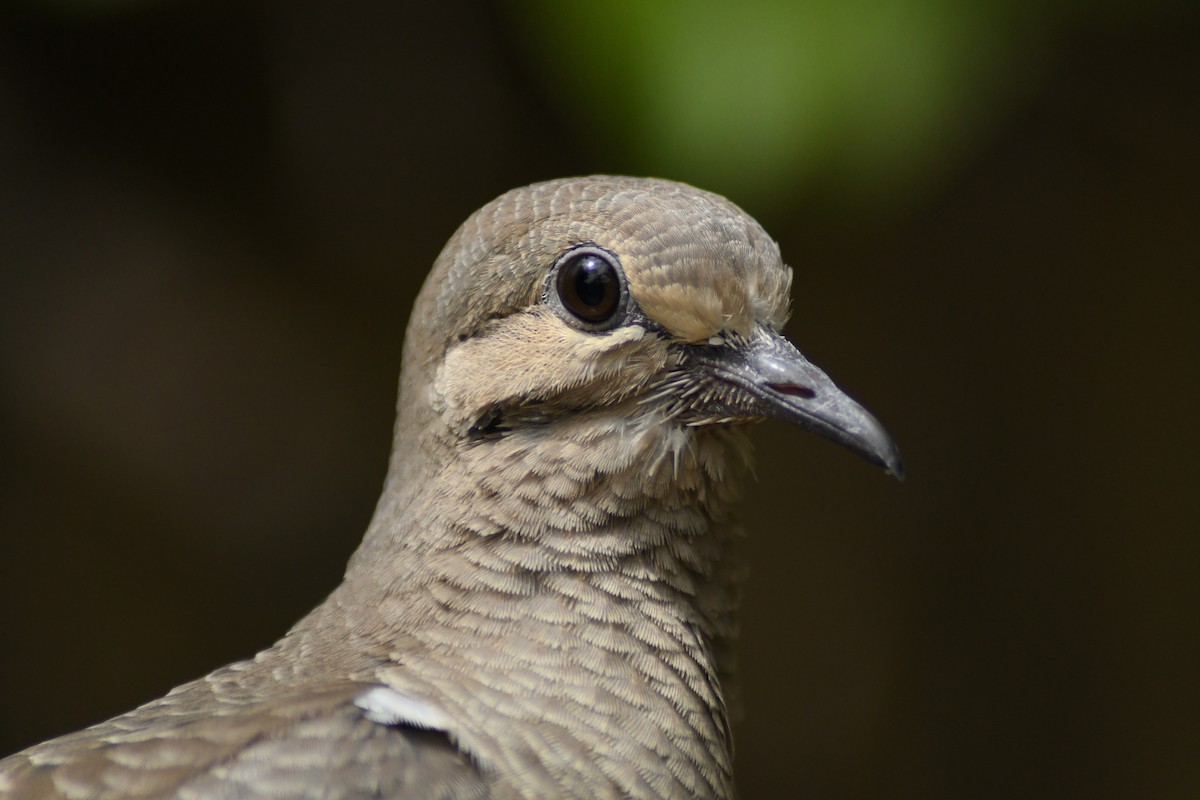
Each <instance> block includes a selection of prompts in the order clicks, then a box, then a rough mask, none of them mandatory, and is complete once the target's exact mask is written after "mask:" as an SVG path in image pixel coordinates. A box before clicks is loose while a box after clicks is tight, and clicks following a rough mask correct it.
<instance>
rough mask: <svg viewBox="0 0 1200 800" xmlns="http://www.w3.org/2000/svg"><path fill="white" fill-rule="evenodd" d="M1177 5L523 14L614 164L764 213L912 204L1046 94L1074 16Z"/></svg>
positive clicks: (830, 2)
mask: <svg viewBox="0 0 1200 800" xmlns="http://www.w3.org/2000/svg"><path fill="white" fill-rule="evenodd" d="M1161 5H1162V3H1155V2H1148V3H1142V4H1139V5H1137V6H1135V5H1133V4H1107V5H1106V4H1104V3H1099V4H1084V3H1073V2H1070V1H1069V0H1043V2H1036V3H1034V2H1023V1H1021V0H1017V1H1015V2H997V1H996V0H979V1H976V2H970V3H964V2H958V1H957V0H805V1H804V2H795V1H794V0H752V1H751V2H743V3H724V2H717V1H716V0H703V1H702V2H690V1H687V0H664V1H663V2H645V1H644V0H604V2H599V1H597V0H586V1H585V2H558V1H557V0H526V2H522V3H520V4H517V5H514V6H511V7H510V8H512V10H513V13H514V14H515V15H516V24H517V26H518V27H519V28H520V29H521V30H523V31H525V32H527V34H528V35H529V37H530V42H529V44H530V46H529V47H528V48H527V50H528V52H529V54H530V57H531V58H533V59H535V70H536V71H537V72H538V73H539V74H540V75H541V76H543V77H544V80H545V81H546V85H547V88H548V90H549V91H550V93H551V94H552V96H553V97H554V98H555V100H556V101H557V102H558V103H559V104H560V105H561V108H562V109H563V111H564V113H567V114H569V115H571V121H572V126H573V128H574V129H576V130H577V131H578V133H579V135H580V136H581V137H582V138H584V139H585V140H586V141H589V142H590V143H591V144H592V145H593V146H596V147H597V148H599V150H600V151H601V152H603V153H605V154H606V155H607V156H608V158H609V159H610V160H611V161H612V162H613V164H614V168H618V169H625V170H627V171H631V172H638V173H648V174H656V175H662V176H669V177H673V178H676V179H680V180H687V181H690V182H693V183H697V184H699V185H702V186H705V187H708V188H712V189H715V190H717V191H721V192H724V193H727V194H730V195H734V196H737V197H741V198H746V199H747V200H754V201H755V202H756V204H757V203H763V204H766V203H768V202H770V201H771V200H776V201H778V200H779V199H781V195H782V196H783V197H787V196H793V195H795V194H797V193H798V192H802V191H803V190H804V189H812V188H814V187H820V188H821V189H823V190H824V192H826V193H829V194H831V195H832V196H834V197H837V198H840V199H841V200H843V201H846V202H850V203H855V204H858V203H865V204H867V205H874V204H876V203H881V202H882V203H887V202H888V201H889V200H892V199H896V200H898V199H900V198H902V197H903V198H907V199H909V200H911V199H912V197H913V196H914V194H915V193H917V192H919V190H920V189H921V188H922V184H926V185H928V184H935V183H936V182H937V178H938V176H939V175H942V174H945V173H946V172H947V171H948V170H950V169H952V168H953V166H954V165H955V164H956V163H959V161H960V159H961V157H962V155H963V154H964V153H965V152H969V150H970V148H971V147H972V146H973V145H974V144H975V143H976V142H979V141H980V139H981V135H983V134H986V133H987V132H988V131H989V130H991V129H993V128H994V126H995V123H996V122H997V120H1000V119H1003V118H1004V115H1005V112H1007V111H1008V110H1009V109H1010V108H1011V107H1012V105H1013V102H1014V101H1016V100H1018V99H1019V98H1020V97H1022V96H1023V95H1024V94H1025V93H1026V92H1028V91H1031V90H1032V89H1033V88H1034V87H1035V86H1036V80H1034V78H1036V75H1037V73H1038V71H1039V70H1038V68H1039V65H1040V64H1041V62H1042V60H1043V59H1044V57H1045V54H1046V53H1047V52H1048V47H1047V45H1048V44H1049V43H1050V41H1049V40H1050V37H1052V36H1053V33H1054V30H1055V29H1056V28H1057V27H1058V26H1060V25H1062V24H1063V23H1064V21H1065V20H1077V19H1080V18H1082V17H1096V16H1103V15H1111V14H1113V13H1117V14H1120V13H1124V12H1125V11H1126V10H1128V11H1129V12H1132V13H1137V12H1145V11H1146V10H1148V9H1150V8H1153V7H1161ZM573 132H574V131H573ZM802 187H803V188H802Z"/></svg>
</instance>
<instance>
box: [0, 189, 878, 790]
mask: <svg viewBox="0 0 1200 800" xmlns="http://www.w3.org/2000/svg"><path fill="white" fill-rule="evenodd" d="M790 283H791V271H790V270H789V269H788V268H787V267H786V266H785V265H784V264H783V262H782V261H781V260H780V256H779V252H778V248H777V247H776V245H775V244H774V243H773V242H772V241H771V239H770V237H768V236H767V234H766V233H765V232H764V231H763V230H762V229H761V228H760V227H759V226H758V224H757V223H755V222H754V221H753V220H752V219H750V218H749V217H748V216H746V215H745V214H744V213H743V212H742V211H740V210H739V209H738V208H736V207H735V206H733V205H732V204H731V203H729V202H728V201H726V200H724V199H723V198H720V197H717V196H715V195H712V194H708V193H706V192H702V191H699V190H696V189H693V188H691V187H688V186H683V185H680V184H676V183H670V182H667V181H658V180H642V179H632V178H611V177H592V178H582V179H573V180H562V181H552V182H549V183H543V184H538V185H534V186H530V187H527V188H523V189H518V190H515V191H512V192H509V193H508V194H505V195H503V196H502V197H500V198H498V199H497V200H495V201H494V202H492V203H490V204H489V205H487V206H485V207H484V208H483V209H481V210H480V211H478V212H477V213H475V214H474V215H473V216H472V217H471V218H470V219H468V220H467V222H466V223H464V224H463V226H462V227H461V228H460V229H459V230H458V231H457V232H456V233H455V234H454V236H453V237H452V238H451V239H450V241H449V243H448V244H447V245H446V248H445V250H443V252H442V254H441V256H440V257H439V258H438V260H437V263H436V264H435V265H434V268H433V272H432V274H431V275H430V276H429V279H428V280H427V281H426V283H425V287H424V289H423V290H422V292H421V294H420V296H419V297H418V299H417V302H416V305H415V307H414V309H413V314H412V320H411V322H410V325H409V329H408V336H407V339H406V341H405V346H404V368H403V375H402V379H401V383H400V398H399V417H398V421H397V423H396V432H395V442H394V451H393V455H392V459H391V465H390V469H389V472H388V475H387V479H386V481H385V484H384V488H383V494H382V497H381V498H380V501H379V505H378V508H377V510H376V513H375V516H374V518H373V520H372V522H371V524H370V527H369V528H368V530H367V533H366V537H365V539H364V541H363V544H362V546H361V547H360V548H359V550H358V552H357V553H355V555H354V557H353V558H352V559H351V561H350V565H349V568H348V569H347V571H346V576H345V581H344V582H343V583H342V585H341V586H340V587H338V589H337V590H335V591H334V592H333V594H332V595H331V596H330V597H329V598H328V599H327V600H326V601H325V602H324V603H323V604H321V605H320V606H319V607H317V608H316V609H315V610H314V611H313V612H312V613H311V614H309V615H308V616H307V617H305V618H304V619H303V620H301V621H300V622H299V623H297V625H296V626H295V627H294V628H293V629H292V630H291V631H290V632H289V633H288V634H287V635H286V636H284V638H282V639H281V640H280V641H279V642H278V643H276V644H275V645H274V646H273V647H270V648H269V649H267V650H264V651H263V652H261V653H259V654H258V655H257V656H256V657H255V658H254V659H253V660H250V661H245V662H241V663H238V664H234V665H232V666H230V667H226V668H224V669H221V670H218V671H216V672H214V673H212V674H211V675H208V676H207V677H204V678H201V679H200V680H197V681H195V682H193V683H189V684H186V685H184V686H181V687H179V688H177V689H175V690H174V691H173V692H171V693H170V694H168V695H167V696H166V697H164V698H162V699H160V700H156V701H153V702H151V703H148V704H147V705H145V706H142V707H141V708H138V709H136V710H135V711H131V712H129V713H128V714H125V715H123V716H120V717H117V718H115V719H112V720H109V721H108V722H105V723H102V724H100V725H96V726H94V727H92V728H89V729H87V730H84V731H81V732H79V733H75V734H72V735H69V736H64V737H62V738H60V739H56V740H53V741H50V742H46V743H44V744H41V745H38V746H36V747H33V748H30V749H29V750H26V751H24V752H22V753H18V754H17V755H15V756H11V757H9V758H8V759H5V760H4V761H0V792H3V793H4V795H5V796H6V797H14V798H26V797H65V798H93V797H139V798H141V797H164V796H178V797H217V796H220V797H246V798H272V797H323V798H342V797H411V798H484V797H488V798H551V797H580V798H584V797H587V798H601V797H605V798H622V797H633V798H641V797H656V798H657V797H688V798H704V797H714V798H721V797H731V796H733V793H734V790H733V772H732V745H731V742H730V730H729V712H728V708H729V698H730V692H731V691H732V682H731V676H730V672H731V668H732V660H731V645H732V641H733V638H734V635H735V633H736V626H735V620H734V611H735V606H736V595H737V578H738V573H739V570H738V568H737V566H736V560H735V559H734V558H733V557H731V555H730V553H729V548H730V545H731V543H732V542H733V540H735V539H736V538H737V537H738V535H739V529H738V526H737V523H736V522H735V520H734V518H733V516H732V506H733V504H734V501H735V500H736V498H737V486H738V479H739V478H740V477H741V475H742V473H743V472H744V471H745V469H746V466H747V461H748V456H749V453H748V449H747V444H746V438H745V437H746V429H747V426H746V425H745V424H742V423H745V422H749V421H754V420H758V419H762V418H764V417H775V418H779V419H783V420H786V421H790V422H794V423H797V424H801V425H804V426H806V427H810V428H812V429H814V430H816V431H817V432H818V433H820V434H821V435H823V436H826V437H828V438H832V439H834V440H836V441H839V442H841V443H842V444H845V445H847V446H849V447H851V448H852V449H855V450H856V451H858V452H859V453H861V454H862V455H864V456H866V457H867V458H869V459H871V460H872V461H874V462H876V463H877V464H880V465H881V466H884V467H885V468H887V469H889V470H891V471H892V472H893V473H896V474H899V471H900V462H899V456H898V454H897V452H896V450H895V447H894V446H893V445H892V444H891V441H890V440H889V439H888V437H887V435H886V434H885V433H884V432H883V430H882V429H881V428H880V427H879V426H878V424H877V423H875V421H874V420H873V419H872V418H871V417H870V415H868V414H867V413H866V412H865V411H863V410H862V409H861V408H860V407H859V406H857V405H856V404H854V403H853V402H852V401H850V400H849V399H848V398H846V397H845V396H844V395H843V394H841V393H840V392H838V390H837V389H836V387H834V386H833V384H832V383H831V382H830V381H829V380H828V378H826V377H825V376H824V375H823V374H822V373H821V372H819V371H818V370H817V369H816V368H814V367H812V366H811V365H810V364H809V363H808V362H807V361H805V360H804V359H803V358H802V357H801V356H800V354H799V353H798V352H797V351H796V350H795V348H793V347H792V346H791V345H790V344H788V343H787V342H786V340H784V339H783V338H782V336H781V335H780V334H779V330H780V329H781V327H782V326H783V323H784V320H785V318H786V316H787V313H788V291H789V286H790Z"/></svg>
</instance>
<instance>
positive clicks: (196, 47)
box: [0, 0, 1200, 800]
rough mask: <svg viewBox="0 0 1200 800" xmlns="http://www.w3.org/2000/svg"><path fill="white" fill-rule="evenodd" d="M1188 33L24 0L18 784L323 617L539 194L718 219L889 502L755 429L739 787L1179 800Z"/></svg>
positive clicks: (0, 49)
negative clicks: (395, 465) (154, 704)
mask: <svg viewBox="0 0 1200 800" xmlns="http://www.w3.org/2000/svg"><path fill="white" fill-rule="evenodd" d="M1198 41H1200V7H1198V6H1196V4H1194V3H1188V2H1177V3H1172V2H1139V3H1134V2H1128V3H1120V2H1107V3H1079V2H1070V1H1068V0H1057V1H1053V0H1052V1H1050V2H1041V3H1032V2H1028V3H1026V2H1009V3H1000V2H979V3H975V4H966V3H962V4H953V3H949V2H945V1H944V0H902V1H901V0H897V1H896V2H884V0H868V1H867V2H862V3H834V2H815V1H814V2H810V3H803V4H797V3H788V2H778V3H763V4H741V5H738V4H730V7H729V8H726V7H725V6H723V5H720V4H706V3H695V4H693V3H683V2H673V3H660V4H651V3H644V4H638V3H635V2H619V3H618V2H610V3H605V4H600V3H572V4H567V3H562V4H559V3H553V2H541V3H539V2H523V3H519V4H511V5H494V4H487V3H439V4H417V5H410V4H399V3H391V2H385V1H384V0H377V1H373V2H359V3H354V4H336V5H335V4H305V3H284V2H244V3H237V4H235V3H218V2H212V3H193V2H170V1H169V0H158V2H152V1H149V0H144V1H143V2H136V1H135V0H126V1H125V2H82V0H79V1H77V2H68V1H67V0H61V1H60V2H43V3H31V2H24V3H22V2H9V3H6V4H5V5H4V6H3V9H2V10H0V453H2V458H0V648H2V656H0V752H4V753H7V752H9V751H12V750H16V749H18V748H20V747H22V746H24V745H27V744H30V743H32V742H34V741H36V740H40V739H42V738H45V737H49V736H52V735H55V734H58V733H62V732H65V731H67V730H69V729H73V728H76V727H79V726H82V725H85V724H87V723H90V722H95V721H98V720H100V719H102V718H105V717H107V716H110V715H112V714H115V713H117V712H120V711H123V710H126V709H128V708H130V707H132V706H133V705H135V704H137V703H139V702H142V701H144V700H147V699H150V698H152V697H154V696H157V695H159V694H161V693H162V692H164V691H165V690H167V689H169V688H170V687H171V686H173V685H175V684H177V683H179V682H182V681H184V680H186V679H189V678H192V677H195V676H198V675H200V674H202V673H204V672H206V671H208V670H209V669H211V668H213V667H216V666H218V665H220V664H223V663H225V662H228V661H231V660H234V659H237V658H241V657H245V656H248V655H250V654H252V653H253V652H254V651H255V650H256V649H258V648H261V647H263V646H266V645H268V644H269V643H270V642H271V641H273V640H274V638H276V637H277V636H278V635H279V634H281V633H282V632H283V631H284V630H285V629H286V628H287V627H288V626H289V625H290V623H291V622H293V621H294V620H295V619H296V618H298V617H299V616H300V615H302V614H303V613H304V612H305V611H307V610H308V609H309V608H310V607H312V606H313V605H314V604H316V603H317V602H318V601H319V600H320V599H321V598H322V597H323V596H324V594H325V593H326V592H328V591H329V590H330V589H331V588H332V587H333V586H334V585H335V584H336V583H337V581H338V579H339V577H340V574H341V571H342V568H343V565H344V563H345V560H346V558H347V556H348V555H349V553H350V552H351V551H352V550H353V548H354V547H355V545H356V544H357V542H358V539H359V536H360V535H361V532H362V530H363V529H364V526H365V524H366V522H367V520H368V519H369V517H370V514H371V511H372V507H373V503H374V500H375V497H376V493H377V491H378V488H379V486H380V483H381V481H382V477H383V473H384V468H385V464H386V457H387V451H388V447H389V443H390V431H391V424H392V416H393V407H394V391H395V383H396V375H397V372H398V369H399V359H400V345H401V340H402V334H403V328H404V324H405V320H406V318H407V316H408V310H409V307H410V303H411V300H412V297H413V295H414V293H415V292H416V290H417V288H418V287H419V285H420V282H421V280H422V278H423V276H424V274H425V272H426V270H427V268H428V266H429V265H430V264H431V262H432V261H433V259H434V257H435V256H436V255H437V253H438V251H439V249H440V247H441V245H442V243H443V242H444V241H445V240H446V238H447V237H448V236H449V235H450V233H451V232H452V231H453V230H454V228H455V227H456V226H457V225H458V223H459V222H461V221H462V220H463V219H464V218H465V217H466V216H467V215H468V214H469V213H470V212H471V211H472V210H474V209H475V208H476V207H478V206H480V205H482V204H483V203H484V202H486V201H488V200H489V199H491V198H492V197H493V196H495V195H496V194H499V193H500V192H502V191H504V190H506V189H509V188H511V187H513V186H517V185H521V184H525V183H529V182H531V181H534V180H540V179H545V178H551V177H558V176H562V175H572V174H582V173H589V172H621V173H634V174H652V175H658V176H662V177H670V178H674V179H678V180H683V181H687V182H690V183H695V184H697V185H699V186H702V187H704V188H707V189H711V190H714V191H717V192H720V193H723V194H726V195H727V196H729V197H730V198H731V199H733V200H734V201H735V202H737V203H739V204H740V205H742V206H743V207H744V208H746V209H747V210H748V211H749V212H751V213H752V214H754V215H755V216H757V217H758V218H759V220H760V221H761V222H762V223H763V224H764V225H765V226H766V227H767V229H768V230H769V231H771V233H772V234H773V235H774V236H776V237H777V238H778V239H779V241H780V244H781V246H782V248H783V252H784V255H785V257H786V258H787V260H788V261H789V262H790V263H791V264H792V265H793V266H794V267H795V268H796V271H797V277H796V285H795V303H794V308H795V313H794V316H793V320H792V323H791V325H790V333H791V334H792V336H793V338H794V339H795V340H796V341H797V342H798V343H799V344H800V346H801V348H802V349H804V350H805V351H806V352H807V354H808V355H809V356H811V357H812V358H813V359H814V360H815V361H816V362H817V363H819V364H821V365H822V366H824V367H825V368H826V369H827V370H828V371H829V372H830V373H831V374H832V375H833V376H834V378H835V379H836V380H838V381H839V382H840V383H841V384H842V385H843V386H844V387H845V388H847V390H848V391H849V392H850V393H851V394H853V395H855V396H856V397H858V398H859V399H860V400H862V401H863V402H864V404H865V405H867V406H868V407H869V408H871V409H872V410H873V411H875V412H876V414H877V415H878V416H879V417H880V418H881V419H882V420H883V421H884V422H885V424H886V425H887V426H888V427H889V429H890V430H891V432H892V434H893V435H894V436H895V437H896V439H897V440H898V441H899V442H900V444H901V447H902V448H903V450H904V454H905V457H906V461H907V465H908V469H909V478H908V481H907V482H906V483H905V484H903V485H899V484H896V483H894V482H892V481H890V480H887V479H886V478H884V477H883V476H882V475H880V474H878V472H877V471H875V470H873V469H871V468H869V467H868V466H867V465H866V464H864V463H862V462H860V461H857V460H855V459H854V458H852V457H851V456H849V455H847V454H845V453H843V452H841V451H839V450H837V449H836V448H834V447H832V446H830V445H828V444H826V443H823V442H820V441H818V440H816V439H815V438H814V437H811V436H806V435H804V434H803V433H800V432H798V431H792V430H783V429H781V428H772V429H771V430H769V431H768V430H766V429H764V430H762V431H761V432H760V433H761V434H762V435H761V436H760V446H759V455H760V459H759V470H758V473H759V479H758V482H757V483H756V484H755V485H754V486H753V487H751V488H750V491H749V497H748V501H747V508H746V511H747V516H748V522H749V526H750V528H751V532H752V536H751V537H750V541H749V542H748V549H749V556H750V559H751V561H752V565H753V580H752V583H751V585H750V586H749V589H748V597H747V602H746V609H745V616H744V648H743V668H744V675H745V681H746V685H745V695H746V705H747V709H746V711H747V713H746V719H745V722H744V724H743V725H742V727H741V729H740V732H739V738H738V759H739V775H740V781H741V783H742V787H743V793H744V796H745V798H747V800H754V799H755V798H769V797H792V796H811V797H832V798H842V797H844V798H854V797H897V798H917V797H922V798H924V797H973V798H1009V797H1013V796H1023V797H1048V798H1057V797H1068V796H1071V797H1138V798H1175V797H1179V798H1183V797H1197V796H1200V722H1198V720H1200V691H1198V690H1197V680H1198V676H1197V666H1198V664H1200V647H1198V635H1200V590H1198V580H1197V577H1198V572H1200V547H1198V545H1197V535H1198V533H1200V524H1198V523H1200V509H1198V508H1197V506H1198V500H1197V498H1198V491H1197V489H1196V486H1195V484H1196V474H1197V473H1196V467H1195V461H1196V456H1197V450H1198V445H1200V441H1198V439H1200V437H1198V435H1197V432H1198V428H1200V426H1198V425H1197V422H1196V414H1197V409H1198V404H1200V391H1198V390H1200V386H1198V385H1197V384H1198V369H1197V355H1198V347H1197V345H1198V344H1200V337H1198V336H1197V333H1198V331H1197V325H1196V316H1197V301H1198V300H1200V255H1198V252H1200V250H1198V248H1197V227H1198V225H1197V223H1198V221H1200V189H1198V187H1200V155H1198V149H1200V102H1198V100H1197V98H1198V97H1200V95H1198V94H1197V88H1196V87H1197V85H1200V46H1197V42H1198Z"/></svg>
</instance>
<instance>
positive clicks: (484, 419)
mask: <svg viewBox="0 0 1200 800" xmlns="http://www.w3.org/2000/svg"><path fill="white" fill-rule="evenodd" d="M509 430H510V429H509V428H506V427H505V426H504V415H503V414H501V413H500V409H499V408H498V407H496V406H492V407H491V408H489V409H488V410H487V411H485V412H483V414H481V415H480V416H479V419H477V420H475V424H474V425H472V426H471V427H470V428H469V429H467V436H469V437H470V438H471V440H472V441H480V440H483V439H499V438H500V437H501V436H503V435H504V434H505V433H508V431H509Z"/></svg>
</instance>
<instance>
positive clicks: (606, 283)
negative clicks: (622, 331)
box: [554, 247, 626, 330]
mask: <svg viewBox="0 0 1200 800" xmlns="http://www.w3.org/2000/svg"><path fill="white" fill-rule="evenodd" d="M554 290H555V294H556V296H557V299H558V305H560V306H561V307H562V308H563V309H564V310H566V311H567V312H568V313H570V314H571V315H572V316H574V317H575V318H576V319H577V320H578V321H580V322H582V323H584V327H587V328H590V329H592V330H604V329H607V328H611V327H613V326H614V325H615V324H616V323H617V322H618V321H619V320H620V317H621V315H620V313H619V312H620V311H621V310H622V308H623V307H624V306H625V294H626V293H625V280H624V276H623V275H622V274H621V271H620V270H619V269H618V268H617V265H616V258H615V257H614V256H613V255H612V254H610V253H607V252H605V251H603V250H601V249H600V248H598V247H581V248H579V249H577V250H572V251H571V252H570V253H567V255H566V256H564V257H563V258H562V260H561V261H559V264H558V268H557V270H556V271H555V276H554Z"/></svg>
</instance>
